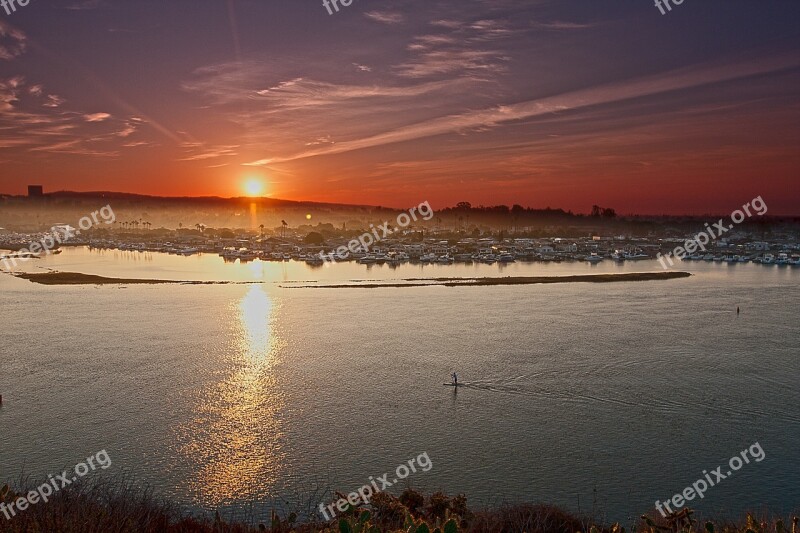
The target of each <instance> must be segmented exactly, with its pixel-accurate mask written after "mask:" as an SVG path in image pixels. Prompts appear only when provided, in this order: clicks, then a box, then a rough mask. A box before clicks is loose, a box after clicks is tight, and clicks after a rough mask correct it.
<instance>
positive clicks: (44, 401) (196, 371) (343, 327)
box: [0, 249, 800, 520]
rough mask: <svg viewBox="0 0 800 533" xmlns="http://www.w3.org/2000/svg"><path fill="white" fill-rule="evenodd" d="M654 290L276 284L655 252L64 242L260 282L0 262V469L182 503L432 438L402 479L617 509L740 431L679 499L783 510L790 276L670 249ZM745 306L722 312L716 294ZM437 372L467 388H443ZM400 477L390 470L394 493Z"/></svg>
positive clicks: (113, 259)
mask: <svg viewBox="0 0 800 533" xmlns="http://www.w3.org/2000/svg"><path fill="white" fill-rule="evenodd" d="M682 266H683V267H684V269H685V270H689V271H692V272H693V273H695V274H696V275H695V276H693V277H691V278H689V279H683V280H673V281H666V282H642V283H618V284H597V285H595V284H563V285H529V286H513V287H509V286H505V287H464V288H445V287H420V288H379V289H328V290H318V289H297V288H295V289H291V288H288V287H290V286H291V285H293V283H287V282H292V281H294V282H297V281H322V282H325V281H338V282H341V281H351V280H363V279H373V280H388V279H405V278H420V277H451V276H452V277H466V276H476V275H478V276H489V275H496V276H509V275H510V276H513V275H547V274H552V275H560V274H573V273H592V272H597V273H600V272H625V271H646V270H659V269H660V267H659V266H658V264H657V263H651V262H648V263H638V264H625V265H616V264H613V263H611V262H604V263H601V264H600V265H596V266H591V265H587V264H577V263H575V264H564V265H558V264H549V265H545V264H522V263H518V264H513V265H509V266H506V267H503V268H500V267H498V266H497V265H494V266H489V265H476V266H463V265H461V266H460V265H453V266H425V267H421V266H415V265H404V266H401V267H399V268H396V269H391V268H389V267H388V266H375V267H372V268H369V269H368V268H367V267H365V266H362V265H355V264H343V265H336V266H334V267H330V268H314V269H312V268H309V267H307V266H306V265H305V264H301V263H300V264H299V263H294V262H292V263H262V262H254V263H250V264H246V265H240V264H238V263H236V264H225V263H223V261H222V260H221V259H220V258H217V257H214V256H209V255H203V256H194V257H188V258H184V257H176V256H165V255H161V254H140V253H127V252H113V251H105V252H89V251H88V250H85V249H70V250H67V251H65V253H63V254H62V255H60V256H56V257H52V258H49V259H46V260H43V261H41V262H36V263H35V264H34V263H33V262H31V263H30V265H29V268H40V267H48V268H56V269H59V270H63V271H74V272H84V273H90V274H100V275H106V276H119V277H138V278H158V279H180V280H234V281H256V280H263V281H267V282H268V283H264V284H250V283H246V284H239V285H202V286H198V285H174V286H173V285H169V286H130V287H112V286H104V287H95V286H77V287H46V286H40V285H34V284H31V283H29V282H27V281H23V280H19V279H14V278H11V277H9V276H7V275H0V309H1V311H0V313H1V314H0V317H2V318H1V319H0V335H2V338H1V339H0V394H2V395H3V399H4V405H3V406H2V407H0V480H8V479H15V478H17V477H18V476H19V474H20V473H21V472H23V471H24V472H25V473H28V474H30V475H31V476H32V477H33V478H34V479H45V478H46V476H47V474H50V473H58V472H61V470H62V469H63V468H64V467H71V466H72V465H74V464H75V463H77V462H80V461H81V460H83V459H85V458H86V457H88V456H89V455H91V454H93V453H94V452H96V451H99V450H101V449H106V450H107V451H108V453H109V455H110V456H111V458H112V460H113V466H112V468H111V469H109V470H108V471H106V472H105V474H107V475H110V474H114V473H119V472H127V473H131V474H133V475H134V476H135V477H136V479H137V480H139V481H140V482H142V483H148V484H150V485H152V486H154V487H155V488H156V489H157V490H158V491H159V493H161V494H163V495H166V496H168V497H169V498H170V499H172V500H174V501H176V502H179V503H181V504H183V505H185V506H186V507H188V508H191V509H198V510H199V509H213V508H218V507H221V508H223V509H226V510H228V511H229V512H238V511H242V510H243V509H246V508H249V507H250V504H251V503H252V502H256V503H257V504H261V503H263V504H264V505H263V506H262V505H259V506H257V511H256V512H257V513H260V512H265V513H266V512H268V511H267V509H269V506H270V505H271V504H272V502H273V501H274V500H275V499H289V500H293V499H295V498H297V497H298V495H300V496H302V497H305V498H307V499H310V500H312V501H313V502H314V503H317V502H319V501H320V500H319V499H316V500H314V498H317V496H316V495H314V491H315V490H317V489H319V488H320V487H329V488H333V489H337V490H341V491H346V492H347V491H352V490H355V489H357V488H358V487H359V486H361V485H363V484H365V483H367V482H368V481H369V476H375V477H378V476H380V475H382V474H384V473H391V474H392V475H390V476H389V479H390V480H391V479H392V478H393V477H394V474H393V471H394V469H395V468H396V467H397V465H399V464H401V463H403V462H406V461H407V460H409V459H411V458H413V457H416V456H417V455H419V454H420V453H422V452H427V453H428V455H429V457H430V458H431V461H432V462H433V468H432V469H431V470H430V471H428V472H421V471H420V472H417V473H415V474H411V476H410V477H409V478H408V481H409V482H410V483H411V484H412V485H413V486H415V487H417V488H420V489H423V490H426V491H432V490H437V489H443V490H445V491H447V492H450V493H457V492H464V493H466V494H467V496H468V498H469V499H470V500H471V501H472V502H473V504H477V505H481V504H487V505H488V504H496V503H499V502H504V501H518V500H525V501H533V502H552V503H556V504H559V505H561V506H563V507H565V508H568V509H571V510H576V511H577V510H583V511H586V510H591V509H592V508H594V509H595V510H597V511H599V512H601V513H605V514H606V515H607V516H608V517H609V518H612V519H620V520H627V519H629V518H630V517H634V516H638V515H639V514H641V513H643V512H653V511H654V510H653V504H654V502H655V500H661V501H663V500H665V499H668V498H670V497H671V496H672V495H673V494H675V493H677V492H680V491H682V490H683V489H684V488H685V487H687V486H689V485H690V484H691V483H692V482H694V481H695V480H696V479H698V478H700V477H702V472H703V470H709V471H711V470H713V469H714V468H716V467H717V466H718V465H724V466H725V468H724V469H723V471H725V470H728V468H727V461H728V459H729V458H730V457H731V456H733V455H737V454H738V453H739V452H740V451H741V450H743V449H745V448H746V447H747V446H749V445H751V444H752V443H754V442H756V441H758V442H759V443H760V444H761V446H762V448H763V450H764V451H765V453H766V459H764V460H763V461H762V462H759V463H754V462H751V463H750V464H748V465H745V466H744V467H743V468H742V469H741V470H740V471H738V472H736V473H735V474H734V475H733V476H731V477H730V478H729V479H726V480H724V481H721V482H720V484H719V485H718V486H716V487H713V488H710V489H709V490H708V492H707V493H706V497H705V498H704V499H703V500H702V501H701V502H699V503H697V500H695V501H694V502H692V504H694V505H692V507H694V508H699V509H703V510H706V511H713V512H723V513H738V512H741V511H743V510H746V509H753V508H760V507H761V506H767V507H769V508H771V509H773V510H774V511H777V512H788V511H790V510H792V509H797V507H798V503H799V502H800V483H798V479H800V447H798V445H797V442H798V437H800V392H798V376H800V361H799V360H798V346H800V342H799V341H800V328H798V317H799V316H800V306H799V305H798V301H799V298H798V297H799V296H800V289H798V280H800V269H796V268H795V269H792V268H790V267H789V268H787V267H765V266H760V265H730V266H729V265H726V264H707V263H700V264H695V263H690V264H684V265H682ZM737 305H738V306H741V309H742V313H741V315H740V316H738V317H737V315H736V312H735V309H736V306H737ZM453 370H456V371H458V372H459V377H460V379H461V380H463V381H464V382H466V383H467V384H468V385H467V386H466V387H465V388H463V389H461V390H459V391H458V392H455V391H453V390H452V389H451V388H449V387H443V386H442V383H443V382H445V381H448V380H449V377H448V376H449V374H450V372H452V371H453ZM398 488H399V485H398Z"/></svg>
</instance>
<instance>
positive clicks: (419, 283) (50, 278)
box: [13, 271, 691, 289]
mask: <svg viewBox="0 0 800 533" xmlns="http://www.w3.org/2000/svg"><path fill="white" fill-rule="evenodd" d="M13 276H15V277H18V278H22V279H26V280H28V281H31V282H33V283H39V284H41V285H164V284H175V285H250V284H254V283H266V282H264V281H181V280H164V279H130V278H108V277H104V276H96V275H92V274H80V273H77V272H34V273H30V272H20V273H16V274H13ZM689 276H691V274H689V273H688V272H671V271H670V272H632V273H626V274H587V275H577V276H532V277H531V276H527V277H526V276H520V277H504V278H431V279H430V280H424V279H420V278H414V279H406V280H401V281H403V282H404V283H358V284H345V285H342V284H339V285H317V284H315V285H293V286H292V285H289V286H284V285H281V287H283V288H299V289H302V288H322V289H351V288H361V289H364V288H366V289H374V288H380V287H429V286H437V285H439V286H444V287H475V286H487V285H533V284H541V283H612V282H621V281H657V280H667V279H677V278H687V277H689ZM281 283H285V282H281Z"/></svg>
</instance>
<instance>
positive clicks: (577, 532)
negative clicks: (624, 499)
mask: <svg viewBox="0 0 800 533" xmlns="http://www.w3.org/2000/svg"><path fill="white" fill-rule="evenodd" d="M20 487H23V488H24V487H25V485H24V484H20ZM27 492H28V491H27V490H22V489H20V490H19V491H18V493H15V492H14V491H12V490H11V489H10V488H9V487H8V486H4V487H2V488H0V503H3V502H5V503H6V504H8V503H11V502H12V501H13V500H14V499H15V498H17V497H19V496H20V495H23V494H25V493H27ZM690 515H691V512H689V513H688V514H687V515H686V516H684V517H682V518H681V517H680V516H678V515H673V516H671V517H668V518H666V519H665V518H662V517H660V516H656V517H655V518H650V517H649V516H642V518H641V520H639V521H637V522H636V523H635V524H631V525H630V527H629V528H628V529H627V530H626V528H625V527H622V526H621V525H620V524H613V525H611V526H608V527H606V526H603V525H601V524H597V523H596V522H595V521H594V520H592V519H591V518H590V517H579V516H575V515H573V514H570V513H567V512H565V511H563V510H561V509H559V508H557V507H554V506H550V505H532V504H521V505H504V506H501V507H499V508H496V509H491V510H482V511H471V510H469V509H468V508H467V500H466V498H465V497H464V496H463V495H459V496H455V497H449V496H447V495H445V494H443V493H441V492H437V493H434V494H432V495H430V496H427V497H425V496H423V495H422V494H420V493H419V492H416V491H414V490H413V489H406V490H405V491H404V492H403V493H402V494H401V496H400V497H395V496H392V495H390V494H386V493H379V494H376V495H375V497H374V498H373V499H372V501H371V502H370V505H369V506H364V505H360V506H349V507H348V508H347V509H346V510H345V511H344V512H342V513H341V514H339V515H338V516H337V517H336V518H334V519H332V520H331V521H329V522H313V521H303V520H300V519H299V517H298V514H296V513H290V514H288V515H287V516H285V517H281V516H279V515H278V514H277V513H275V512H273V513H272V518H271V520H270V521H269V523H267V524H256V525H251V524H245V523H237V522H234V521H225V520H223V519H222V518H221V517H220V515H219V513H215V515H214V516H213V517H205V518H197V517H193V516H188V515H186V514H185V513H183V512H181V511H180V510H179V509H177V508H176V507H174V506H172V505H170V504H168V503H164V502H163V501H160V500H158V499H156V498H155V497H154V496H153V494H152V492H151V491H150V490H148V489H140V488H137V487H136V486H134V485H133V484H132V483H129V482H127V481H125V480H117V481H95V482H92V483H75V484H73V485H70V487H69V488H68V489H66V490H61V491H59V492H57V493H55V494H54V495H53V497H52V499H51V500H50V501H49V502H47V503H38V504H36V505H31V506H30V507H29V508H28V509H27V510H25V511H23V512H17V515H16V516H14V517H13V518H12V519H11V520H6V518H5V516H4V515H3V514H2V513H0V532H3V533H5V532H8V533H22V532H25V533H39V532H42V533H45V532H46V533H50V532H58V533H61V532H65V533H73V532H74V533H84V532H86V533H101V532H102V533H105V532H115V533H151V532H152V533H156V532H159V533H160V532H166V533H255V532H265V531H270V532H272V533H291V532H297V533H383V532H389V533H400V532H402V533H461V532H463V533H472V532H474V533H505V532H509V533H511V532H528V533H667V532H672V533H800V528H798V519H797V517H794V518H793V519H792V520H791V521H790V522H787V521H785V520H783V519H781V518H778V517H769V516H766V515H765V516H764V517H760V518H759V517H756V516H755V515H752V514H748V515H747V517H746V519H745V520H743V521H741V522H738V523H735V522H729V521H706V522H701V521H698V520H694V519H692V518H691V516H690ZM312 520H313V519H312ZM787 524H790V525H787Z"/></svg>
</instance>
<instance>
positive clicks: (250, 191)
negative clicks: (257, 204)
mask: <svg viewBox="0 0 800 533" xmlns="http://www.w3.org/2000/svg"><path fill="white" fill-rule="evenodd" d="M242 188H243V190H244V192H245V194H246V195H247V196H262V195H263V194H264V182H263V181H261V180H260V179H258V178H249V179H248V180H246V181H245V182H244V185H243V187H242Z"/></svg>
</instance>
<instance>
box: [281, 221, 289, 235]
mask: <svg viewBox="0 0 800 533" xmlns="http://www.w3.org/2000/svg"><path fill="white" fill-rule="evenodd" d="M288 225H289V224H287V223H286V221H285V220H281V226H282V228H281V237H286V226H288Z"/></svg>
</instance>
